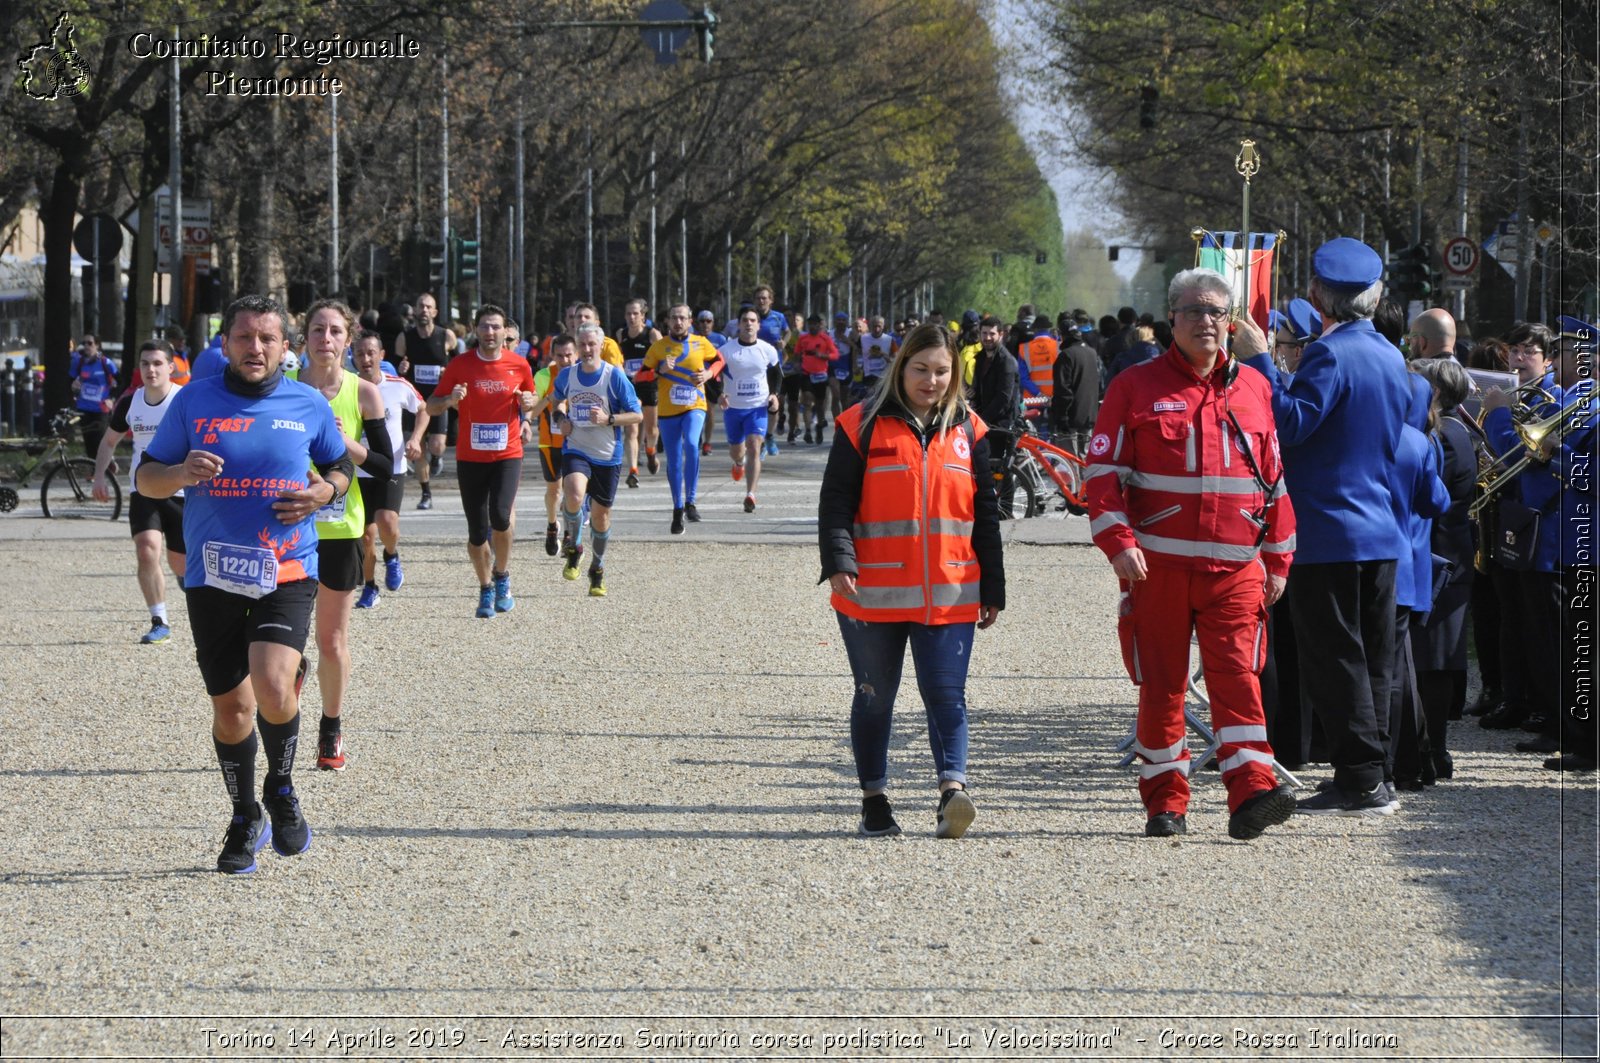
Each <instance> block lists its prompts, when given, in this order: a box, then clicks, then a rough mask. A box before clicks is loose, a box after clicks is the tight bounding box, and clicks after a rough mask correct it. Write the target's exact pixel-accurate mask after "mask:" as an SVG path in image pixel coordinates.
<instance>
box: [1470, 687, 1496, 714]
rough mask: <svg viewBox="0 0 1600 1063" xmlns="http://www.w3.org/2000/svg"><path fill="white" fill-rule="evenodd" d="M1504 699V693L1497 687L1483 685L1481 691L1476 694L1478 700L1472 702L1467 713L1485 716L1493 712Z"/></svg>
mask: <svg viewBox="0 0 1600 1063" xmlns="http://www.w3.org/2000/svg"><path fill="white" fill-rule="evenodd" d="M1504 700H1505V695H1504V694H1503V693H1501V692H1500V689H1499V688H1498V687H1484V688H1483V693H1482V694H1479V695H1478V700H1477V701H1475V702H1473V703H1472V705H1471V706H1470V707H1469V708H1468V709H1467V715H1468V716H1486V715H1488V714H1489V713H1490V712H1493V711H1494V710H1495V709H1496V708H1497V707H1498V706H1499V705H1500V703H1501V702H1502V701H1504Z"/></svg>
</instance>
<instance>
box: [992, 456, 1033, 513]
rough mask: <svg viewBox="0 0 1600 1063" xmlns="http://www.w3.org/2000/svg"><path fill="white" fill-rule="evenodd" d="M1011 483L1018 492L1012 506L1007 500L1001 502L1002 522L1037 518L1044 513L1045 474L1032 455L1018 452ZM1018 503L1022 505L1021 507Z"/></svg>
mask: <svg viewBox="0 0 1600 1063" xmlns="http://www.w3.org/2000/svg"><path fill="white" fill-rule="evenodd" d="M1011 481H1012V483H1013V484H1015V485H1016V492H1015V493H1014V494H1013V495H1012V499H1011V505H1010V506H1007V505H1006V501H1005V499H1003V498H1002V499H1001V500H1000V519H1001V520H1016V519H1019V518H1027V517H1036V516H1038V515H1039V514H1041V513H1043V512H1044V483H1043V481H1044V474H1043V473H1042V472H1041V471H1040V469H1039V466H1038V464H1037V463H1036V462H1035V461H1034V459H1033V456H1032V455H1030V454H1027V453H1026V452H1023V451H1020V450H1019V451H1017V453H1016V455H1015V456H1014V457H1013V458H1012V462H1011ZM1018 502H1021V503H1022V505H1021V506H1020V507H1019V506H1018V505H1017V503H1018Z"/></svg>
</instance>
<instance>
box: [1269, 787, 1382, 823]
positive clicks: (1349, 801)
mask: <svg viewBox="0 0 1600 1063" xmlns="http://www.w3.org/2000/svg"><path fill="white" fill-rule="evenodd" d="M1318 790H1319V791H1320V792H1319V793H1318V794H1317V795H1316V796H1314V797H1308V798H1306V799H1305V800H1304V801H1298V802H1296V803H1295V808H1294V810H1295V813H1296V814H1297V815H1301V816H1361V817H1365V818H1372V819H1375V818H1377V817H1379V816H1392V815H1394V813H1395V806H1396V804H1397V802H1395V801H1393V800H1392V799H1391V798H1390V796H1389V789H1388V787H1387V786H1385V785H1384V784H1383V783H1379V784H1378V785H1377V786H1374V787H1373V788H1372V789H1371V790H1369V791H1367V792H1366V793H1347V792H1346V791H1344V790H1341V789H1340V788H1339V787H1338V786H1337V785H1332V786H1329V787H1327V788H1326V789H1323V788H1322V787H1318Z"/></svg>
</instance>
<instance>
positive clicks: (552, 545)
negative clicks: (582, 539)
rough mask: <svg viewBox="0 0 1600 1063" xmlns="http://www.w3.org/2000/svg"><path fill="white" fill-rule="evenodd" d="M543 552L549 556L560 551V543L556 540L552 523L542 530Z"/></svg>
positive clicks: (553, 555)
mask: <svg viewBox="0 0 1600 1063" xmlns="http://www.w3.org/2000/svg"><path fill="white" fill-rule="evenodd" d="M544 552H545V553H546V554H547V555H548V556H550V557H555V556H556V554H558V553H560V552H561V545H560V544H559V543H557V542H556V526H555V525H554V524H552V525H550V526H549V527H547V528H545V530H544Z"/></svg>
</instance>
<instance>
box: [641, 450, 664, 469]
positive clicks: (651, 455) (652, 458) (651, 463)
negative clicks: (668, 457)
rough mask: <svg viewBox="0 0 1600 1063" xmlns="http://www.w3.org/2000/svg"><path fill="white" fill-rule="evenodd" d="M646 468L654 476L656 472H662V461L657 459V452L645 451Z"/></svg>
mask: <svg viewBox="0 0 1600 1063" xmlns="http://www.w3.org/2000/svg"><path fill="white" fill-rule="evenodd" d="M644 467H645V468H647V469H649V470H650V472H651V473H652V474H654V473H655V472H657V471H659V470H660V468H661V459H660V458H658V457H656V452H655V451H653V450H647V451H645V454H644Z"/></svg>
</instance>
